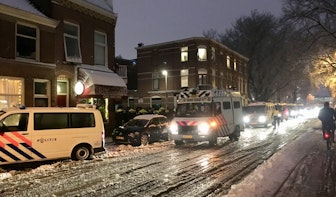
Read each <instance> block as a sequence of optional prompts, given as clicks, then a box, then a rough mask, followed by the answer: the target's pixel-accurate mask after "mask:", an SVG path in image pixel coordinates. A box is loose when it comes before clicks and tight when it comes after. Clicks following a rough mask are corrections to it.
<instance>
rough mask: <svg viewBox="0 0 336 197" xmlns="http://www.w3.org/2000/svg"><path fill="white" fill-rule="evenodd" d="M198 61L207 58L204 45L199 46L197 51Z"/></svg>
mask: <svg viewBox="0 0 336 197" xmlns="http://www.w3.org/2000/svg"><path fill="white" fill-rule="evenodd" d="M197 58H198V61H206V60H207V50H206V47H205V46H199V47H198V51H197Z"/></svg>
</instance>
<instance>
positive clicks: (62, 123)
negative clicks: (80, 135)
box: [34, 113, 96, 130]
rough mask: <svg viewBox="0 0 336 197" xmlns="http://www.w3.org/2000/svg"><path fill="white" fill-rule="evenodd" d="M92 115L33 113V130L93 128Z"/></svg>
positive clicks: (94, 124)
mask: <svg viewBox="0 0 336 197" xmlns="http://www.w3.org/2000/svg"><path fill="white" fill-rule="evenodd" d="M95 126H96V123H95V118H94V114H93V113H35V114H34V129H35V130H44V129H64V128H84V127H95Z"/></svg>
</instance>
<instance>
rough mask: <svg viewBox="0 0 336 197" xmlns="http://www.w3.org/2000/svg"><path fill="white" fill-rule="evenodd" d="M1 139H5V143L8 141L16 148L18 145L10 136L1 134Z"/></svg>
mask: <svg viewBox="0 0 336 197" xmlns="http://www.w3.org/2000/svg"><path fill="white" fill-rule="evenodd" d="M2 137H3V138H4V139H6V140H7V141H9V142H10V143H12V144H13V145H14V146H16V147H18V146H19V143H18V142H17V141H15V140H13V138H11V137H10V136H8V135H7V134H3V135H2Z"/></svg>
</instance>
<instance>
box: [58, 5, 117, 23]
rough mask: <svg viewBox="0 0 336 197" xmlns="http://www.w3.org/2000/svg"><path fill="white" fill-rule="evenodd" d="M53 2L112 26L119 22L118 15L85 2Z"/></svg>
mask: <svg viewBox="0 0 336 197" xmlns="http://www.w3.org/2000/svg"><path fill="white" fill-rule="evenodd" d="M52 2H53V3H55V4H58V5H61V6H63V7H66V8H70V9H73V10H76V11H78V12H81V13H83V14H86V15H88V16H92V17H95V18H98V19H101V20H103V21H105V22H108V23H110V24H114V25H115V24H116V21H117V14H115V13H113V12H110V11H108V10H106V9H103V8H100V7H99V6H96V5H93V4H91V3H88V2H86V1H83V0H53V1H52Z"/></svg>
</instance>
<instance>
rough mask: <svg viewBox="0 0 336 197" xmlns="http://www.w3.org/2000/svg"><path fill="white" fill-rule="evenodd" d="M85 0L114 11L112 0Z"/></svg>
mask: <svg viewBox="0 0 336 197" xmlns="http://www.w3.org/2000/svg"><path fill="white" fill-rule="evenodd" d="M84 1H86V2H88V3H90V4H93V5H95V6H98V7H100V8H103V9H105V10H107V11H109V12H112V13H113V2H112V0H84Z"/></svg>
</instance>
